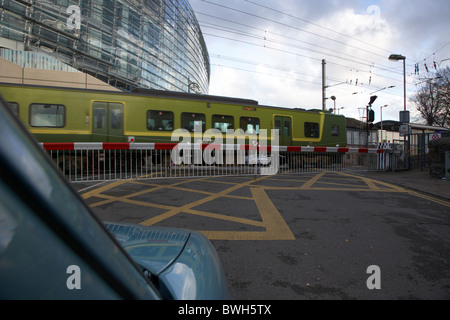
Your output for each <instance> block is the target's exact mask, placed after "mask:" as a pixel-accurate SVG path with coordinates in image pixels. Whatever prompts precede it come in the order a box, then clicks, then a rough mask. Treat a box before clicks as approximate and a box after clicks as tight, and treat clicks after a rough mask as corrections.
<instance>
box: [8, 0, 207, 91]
mask: <svg viewBox="0 0 450 320" xmlns="http://www.w3.org/2000/svg"><path fill="white" fill-rule="evenodd" d="M0 48H3V49H9V50H3V52H2V53H1V55H2V57H3V58H5V59H7V60H9V61H12V62H14V63H16V64H18V65H19V66H21V67H23V68H32V67H33V66H30V65H33V64H38V65H40V64H42V61H46V63H47V64H48V63H49V61H51V59H55V60H57V61H59V62H62V63H63V64H66V65H68V66H70V67H73V68H74V69H76V70H79V71H82V72H84V73H87V74H90V75H92V76H94V77H96V78H98V79H100V80H102V81H103V82H105V83H107V84H109V85H112V86H114V87H118V88H121V89H124V90H128V91H131V90H133V89H134V88H138V87H141V88H154V89H160V90H171V91H181V92H189V91H196V92H200V93H205V94H206V93H208V88H209V80H210V62H209V55H208V52H207V48H206V44H205V41H204V38H203V35H202V32H201V30H200V26H199V24H198V21H197V19H196V17H195V14H194V12H193V10H192V8H191V6H190V4H189V2H188V0H1V1H0ZM23 52H26V53H25V54H24V53H23ZM30 52H32V53H33V54H29V53H30ZM48 57H50V58H51V59H48ZM33 59H36V61H34V60H33ZM60 67H61V65H59V64H57V63H55V64H54V65H52V66H50V68H49V69H50V70H55V71H56V70H60V71H61V70H62V69H61V68H60ZM62 71H67V70H62Z"/></svg>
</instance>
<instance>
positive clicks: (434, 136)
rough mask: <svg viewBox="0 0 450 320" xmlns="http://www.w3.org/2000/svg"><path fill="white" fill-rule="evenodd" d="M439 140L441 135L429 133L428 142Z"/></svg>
mask: <svg viewBox="0 0 450 320" xmlns="http://www.w3.org/2000/svg"><path fill="white" fill-rule="evenodd" d="M440 138H441V134H440V133H430V136H429V141H434V140H438V139H440Z"/></svg>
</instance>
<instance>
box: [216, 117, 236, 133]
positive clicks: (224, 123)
mask: <svg viewBox="0 0 450 320" xmlns="http://www.w3.org/2000/svg"><path fill="white" fill-rule="evenodd" d="M212 127H213V129H218V130H219V131H220V132H222V133H227V130H229V129H230V130H231V129H234V118H233V117H232V116H223V115H213V117H212Z"/></svg>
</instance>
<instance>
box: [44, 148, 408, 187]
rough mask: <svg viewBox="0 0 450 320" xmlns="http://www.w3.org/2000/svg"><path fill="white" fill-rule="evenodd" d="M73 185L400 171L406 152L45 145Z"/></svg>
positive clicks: (382, 150)
mask: <svg viewBox="0 0 450 320" xmlns="http://www.w3.org/2000/svg"><path fill="white" fill-rule="evenodd" d="M41 146H42V147H43V149H44V150H46V152H47V153H48V154H49V156H50V157H51V158H52V159H53V161H54V162H55V164H56V165H57V167H58V168H59V169H60V170H61V171H62V172H63V173H64V175H65V176H66V178H67V179H68V180H69V181H71V182H86V181H105V180H121V179H157V178H185V177H205V176H206V177H207V176H229V175H235V176H237V175H268V174H286V173H303V172H321V171H375V170H382V171H387V170H396V168H397V163H398V161H399V157H400V152H398V150H396V149H395V148H394V149H393V148H392V147H386V146H384V149H381V148H379V149H365V148H338V147H336V148H329V147H283V146H280V147H273V148H271V147H270V146H269V147H264V148H263V147H257V146H249V145H205V144H197V145H188V146H181V145H177V144H172V143H42V144H41Z"/></svg>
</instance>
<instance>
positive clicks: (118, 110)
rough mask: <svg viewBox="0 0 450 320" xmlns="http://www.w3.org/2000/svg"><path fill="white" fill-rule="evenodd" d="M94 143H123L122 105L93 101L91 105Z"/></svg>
mask: <svg viewBox="0 0 450 320" xmlns="http://www.w3.org/2000/svg"><path fill="white" fill-rule="evenodd" d="M92 115H93V123H92V136H93V141H94V142H123V141H124V136H123V104H122V103H117V102H103V101H95V102H94V103H93V104H92Z"/></svg>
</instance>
